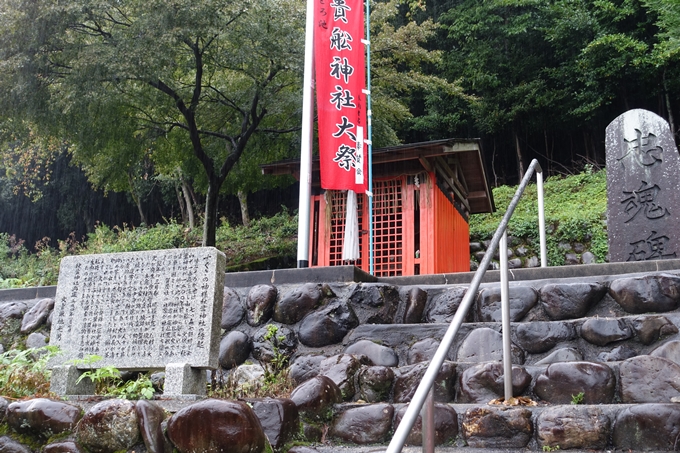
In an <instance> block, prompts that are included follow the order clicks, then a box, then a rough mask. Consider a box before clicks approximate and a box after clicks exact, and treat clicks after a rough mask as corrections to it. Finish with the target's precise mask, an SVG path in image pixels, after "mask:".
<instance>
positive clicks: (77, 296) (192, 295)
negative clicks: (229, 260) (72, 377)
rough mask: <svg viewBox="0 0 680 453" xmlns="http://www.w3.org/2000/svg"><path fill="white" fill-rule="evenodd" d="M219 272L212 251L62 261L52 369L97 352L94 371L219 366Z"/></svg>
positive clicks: (221, 264)
mask: <svg viewBox="0 0 680 453" xmlns="http://www.w3.org/2000/svg"><path fill="white" fill-rule="evenodd" d="M224 269H225V256H224V254H223V253H222V252H220V251H219V250H217V249H215V248H212V247H205V248H191V249H172V250H157V251H148V252H131V253H112V254H106V255H85V256H69V257H65V258H64V259H63V260H62V261H61V268H60V271H59V283H58V286H57V295H56V298H55V306H54V320H53V322H52V334H51V336H50V345H56V346H59V348H60V349H61V351H62V354H60V355H59V356H58V357H57V358H56V359H55V360H53V361H52V362H51V363H50V365H51V366H54V365H58V364H61V363H64V362H66V361H68V360H72V359H81V358H83V357H86V356H88V355H98V356H101V357H103V360H101V361H98V362H96V364H95V365H94V366H96V367H102V366H106V365H113V366H115V367H117V368H119V369H152V368H163V367H165V365H167V364H168V363H173V362H177V363H188V364H189V365H191V366H192V367H210V368H216V367H217V365H218V362H217V358H218V351H219V335H220V319H221V315H222V293H223V290H224Z"/></svg>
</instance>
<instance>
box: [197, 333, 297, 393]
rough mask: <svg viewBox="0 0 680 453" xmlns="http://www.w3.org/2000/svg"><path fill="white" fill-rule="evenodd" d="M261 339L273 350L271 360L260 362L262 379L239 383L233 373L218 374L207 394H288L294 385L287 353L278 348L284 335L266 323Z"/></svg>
mask: <svg viewBox="0 0 680 453" xmlns="http://www.w3.org/2000/svg"><path fill="white" fill-rule="evenodd" d="M263 340H264V341H265V342H267V343H269V345H270V347H271V350H272V352H273V358H272V359H271V360H269V361H268V362H261V365H262V368H264V377H263V380H262V381H254V382H245V383H243V384H240V385H239V384H238V382H237V381H236V379H235V378H234V373H230V374H229V375H228V376H227V377H226V379H224V378H223V376H222V375H220V379H216V378H213V381H212V383H211V385H210V390H209V392H208V394H209V396H212V397H219V398H228V399H239V398H264V397H279V398H280V397H286V396H288V395H290V393H291V392H292V391H293V389H294V388H295V385H294V383H293V381H292V380H291V379H290V377H289V375H288V362H289V355H288V354H286V353H285V352H284V351H282V350H281V349H280V348H279V344H280V343H281V342H282V341H284V340H285V337H284V336H282V335H279V328H278V327H277V326H275V325H273V324H268V325H267V332H266V333H265V335H264V336H263Z"/></svg>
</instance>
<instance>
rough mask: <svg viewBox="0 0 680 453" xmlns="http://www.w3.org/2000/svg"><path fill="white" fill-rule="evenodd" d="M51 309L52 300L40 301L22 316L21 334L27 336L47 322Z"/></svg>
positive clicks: (52, 306)
mask: <svg viewBox="0 0 680 453" xmlns="http://www.w3.org/2000/svg"><path fill="white" fill-rule="evenodd" d="M53 308H54V299H53V298H51V297H48V298H45V299H40V300H39V301H38V303H37V304H35V305H34V306H33V307H31V308H30V310H28V311H27V312H26V313H25V314H24V317H23V319H22V321H21V333H23V334H27V333H30V332H33V331H34V330H35V329H37V328H38V327H40V326H41V325H42V324H43V323H44V322H45V321H46V320H47V317H48V316H49V315H50V313H51V312H52V309H53Z"/></svg>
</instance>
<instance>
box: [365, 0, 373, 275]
mask: <svg viewBox="0 0 680 453" xmlns="http://www.w3.org/2000/svg"><path fill="white" fill-rule="evenodd" d="M364 44H365V45H366V121H367V122H368V130H367V131H366V133H367V135H368V140H366V144H367V145H368V150H367V151H368V191H367V192H366V195H368V250H369V252H368V263H369V264H368V268H369V273H370V274H371V275H373V273H374V266H373V262H374V259H373V143H372V142H371V140H372V132H373V129H372V125H371V123H372V118H373V113H372V112H371V0H366V39H365V40H364Z"/></svg>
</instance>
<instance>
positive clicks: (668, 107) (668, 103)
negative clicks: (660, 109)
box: [663, 69, 675, 139]
mask: <svg viewBox="0 0 680 453" xmlns="http://www.w3.org/2000/svg"><path fill="white" fill-rule="evenodd" d="M663 94H664V97H665V101H666V111H667V112H668V125H669V126H670V127H671V135H673V139H675V124H674V121H673V110H672V109H671V98H670V96H669V95H668V84H667V83H666V69H664V70H663Z"/></svg>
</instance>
